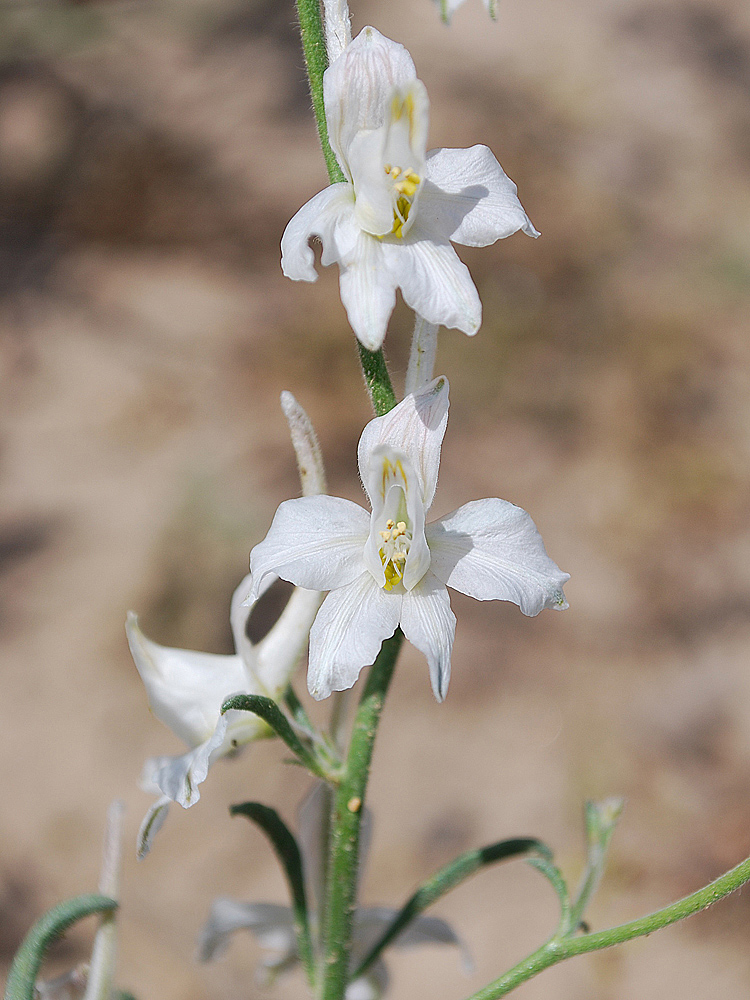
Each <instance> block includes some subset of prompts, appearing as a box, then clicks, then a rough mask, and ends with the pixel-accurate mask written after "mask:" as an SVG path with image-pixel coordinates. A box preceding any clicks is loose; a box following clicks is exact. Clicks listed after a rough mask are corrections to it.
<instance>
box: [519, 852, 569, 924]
mask: <svg viewBox="0 0 750 1000" xmlns="http://www.w3.org/2000/svg"><path fill="white" fill-rule="evenodd" d="M529 864H530V865H531V866H532V867H533V868H536V870H537V871H538V872H541V873H542V875H544V877H545V878H546V879H547V881H548V882H549V883H550V885H551V886H552V888H553V889H554V890H555V892H556V893H557V898H558V899H559V900H560V925H559V926H560V928H561V929H562V928H564V927H566V926H567V924H568V923H569V921H570V895H569V893H568V886H567V884H566V882H565V879H564V878H563V877H562V872H561V871H560V869H559V868H558V867H557V865H556V864H554V863H553V862H552V861H551V860H550V859H549V858H529Z"/></svg>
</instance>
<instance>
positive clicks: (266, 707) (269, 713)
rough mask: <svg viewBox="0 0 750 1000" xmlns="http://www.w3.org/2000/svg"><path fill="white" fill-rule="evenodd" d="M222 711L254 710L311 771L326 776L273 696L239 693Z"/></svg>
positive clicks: (322, 776)
mask: <svg viewBox="0 0 750 1000" xmlns="http://www.w3.org/2000/svg"><path fill="white" fill-rule="evenodd" d="M221 711H222V715H223V714H224V712H229V711H236V712H252V713H253V715H257V716H260V718H261V719H263V721H264V722H267V723H268V725H269V726H270V727H271V729H273V731H274V732H275V733H276V735H277V736H280V737H281V739H282V740H283V741H284V742H285V743H286V745H287V746H288V747H289V749H290V750H291V751H292V753H293V754H295V756H296V757H298V758H299V760H300V761H301V762H302V763H303V764H304V765H305V767H306V768H307V769H308V770H309V771H311V772H312V773H313V774H314V775H316V776H317V777H319V778H325V777H326V774H325V773H324V772H323V771H322V769H321V767H320V765H319V763H318V762H317V760H316V759H315V757H314V755H313V754H312V753H311V752H310V750H309V749H308V748H307V747H306V746H305V745H304V743H303V742H302V740H301V739H300V738H299V736H297V734H296V733H295V731H294V730H293V729H292V727H291V725H290V724H289V720H288V719H287V718H286V716H285V715H284V713H283V712H282V711H281V709H280V708H279V706H278V705H277V704H276V702H275V701H274V700H273V699H272V698H266V697H265V696H264V695H262V694H237V695H235V696H234V697H233V698H229V699H228V700H227V701H225V702H224V704H223V705H222V706H221Z"/></svg>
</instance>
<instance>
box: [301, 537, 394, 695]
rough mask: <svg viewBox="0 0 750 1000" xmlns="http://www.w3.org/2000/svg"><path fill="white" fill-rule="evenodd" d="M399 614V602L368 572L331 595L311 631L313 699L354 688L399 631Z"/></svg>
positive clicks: (310, 683)
mask: <svg viewBox="0 0 750 1000" xmlns="http://www.w3.org/2000/svg"><path fill="white" fill-rule="evenodd" d="M361 560H362V555H361V551H360V561H361ZM400 612H401V601H400V599H399V597H398V596H397V595H396V594H387V593H386V592H385V591H384V590H382V588H380V587H378V585H377V584H376V583H375V581H374V580H373V578H372V575H371V573H370V571H369V570H365V572H364V573H362V575H361V576H360V577H359V578H358V579H357V580H355V581H354V582H352V583H348V584H346V585H344V586H342V587H338V588H337V589H336V590H332V591H331V592H330V594H329V595H328V596H327V597H326V599H325V600H324V601H323V604H322V605H321V608H320V611H319V612H318V614H317V617H316V619H315V623H314V625H313V627H312V629H311V630H310V665H309V667H308V671H307V686H308V689H309V691H310V694H311V695H312V696H313V698H315V699H316V700H317V701H320V700H321V699H322V698H327V697H328V696H329V694H330V693H331V692H332V691H344V690H346V689H347V688H350V687H351V686H352V685H353V684H354V682H355V681H356V680H357V677H359V674H360V671H361V670H362V668H363V667H367V666H369V665H370V664H371V663H373V662H374V660H375V657H376V656H377V655H378V652H379V651H380V647H381V645H382V644H383V641H384V640H385V639H389V638H390V637H391V636H392V635H393V633H394V632H395V631H396V627H397V625H398V620H399V615H400Z"/></svg>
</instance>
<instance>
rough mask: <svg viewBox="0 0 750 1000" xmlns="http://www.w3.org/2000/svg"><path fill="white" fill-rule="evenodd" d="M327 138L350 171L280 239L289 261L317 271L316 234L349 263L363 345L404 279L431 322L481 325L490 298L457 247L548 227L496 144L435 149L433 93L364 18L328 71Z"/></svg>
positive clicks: (347, 300)
mask: <svg viewBox="0 0 750 1000" xmlns="http://www.w3.org/2000/svg"><path fill="white" fill-rule="evenodd" d="M324 99H325V111H326V121H327V124H328V136H329V139H330V143H331V147H332V149H333V151H334V153H335V155H336V159H337V161H338V163H339V165H340V167H341V170H342V171H343V173H344V176H345V178H346V179H345V180H344V181H342V182H339V183H336V184H332V185H331V186H330V187H328V188H326V189H325V190H323V191H321V192H320V193H319V194H317V195H315V197H314V198H312V199H311V200H310V201H309V202H307V204H306V205H304V206H303V207H302V208H301V209H300V210H299V212H297V214H296V215H295V216H294V218H293V219H292V220H291V222H290V223H289V225H288V226H287V227H286V230H285V232H284V236H283V238H282V240H281V252H282V257H281V266H282V269H283V271H284V274H285V275H286V276H287V277H289V278H293V279H294V280H296V281H315V280H316V278H317V274H316V271H315V258H314V254H313V251H312V250H311V248H310V247H309V245H308V240H309V239H310V237H311V236H317V237H319V238H320V240H321V241H322V244H323V255H322V262H323V264H333V263H334V262H336V263H337V264H338V265H339V269H340V287H341V299H342V302H343V303H344V306H345V308H346V311H347V315H348V317H349V322H350V323H351V325H352V328H353V330H354V332H355V334H356V335H357V337H358V338H359V340H360V341H361V343H362V344H364V346H365V347H367V348H369V349H370V350H375V349H377V348H378V347H380V345H381V344H382V342H383V338H384V337H385V331H386V326H387V323H388V318H389V316H390V314H391V312H392V310H393V307H394V304H395V301H396V289H397V288H400V289H401V293H402V295H403V297H404V300H405V301H406V303H407V305H408V306H410V307H411V308H412V309H413V310H414V311H415V312H416V313H418V315H420V316H422V317H424V319H425V320H427V321H428V322H429V323H434V324H438V325H443V326H447V327H455V328H457V329H459V330H463V332H464V333H468V334H474V333H476V332H477V330H478V329H479V325H480V323H481V317H482V306H481V303H480V301H479V295H478V294H477V290H476V288H475V286H474V282H473V281H472V279H471V275H470V274H469V271H468V268H467V267H466V266H465V264H463V263H462V262H461V261H460V260H459V258H458V255H457V254H456V251H455V250H454V249H453V247H452V245H451V241H453V242H454V243H462V244H464V245H465V246H488V245H489V244H491V243H494V242H495V241H496V240H499V239H502V238H503V237H506V236H510V235H511V234H512V233H515V232H517V231H518V230H519V229H522V230H523V231H524V232H525V233H528V235H529V236H538V235H539V234H538V233H537V231H536V230H535V229H534V226H533V225H532V224H531V222H530V220H529V218H528V216H527V215H526V213H525V212H524V210H523V208H522V206H521V203H520V201H519V200H518V197H517V195H516V185H515V184H514V183H513V181H512V180H510V178H509V177H508V176H507V175H506V174H505V172H504V171H503V169H502V167H501V166H500V164H499V163H498V162H497V160H496V159H495V157H494V155H493V154H492V152H491V151H490V149H488V147H487V146H472V147H471V148H470V149H433V150H431V151H430V152H429V153H428V152H427V127H428V121H429V101H428V98H427V91H426V90H425V87H424V84H423V83H422V82H421V81H420V80H418V79H417V74H416V69H415V67H414V63H413V61H412V58H411V56H410V55H409V53H408V52H407V51H406V49H405V48H404V47H403V45H399V44H398V43H397V42H392V41H391V40H390V39H388V38H385V37H384V36H383V35H381V34H380V32H378V31H376V30H375V28H370V27H368V28H363V29H362V31H361V32H360V33H359V34H358V35H357V37H356V38H355V39H354V40H353V41H352V42H351V43H350V44H349V45H348V46H347V48H346V49H345V50H344V51H343V52H342V54H341V55H340V56H339V57H338V58H337V59H336V60H335V61H334V62H333V63H332V64H331V65H330V66H329V67H328V69H327V70H326V72H325V76H324Z"/></svg>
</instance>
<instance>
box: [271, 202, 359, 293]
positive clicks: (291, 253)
mask: <svg viewBox="0 0 750 1000" xmlns="http://www.w3.org/2000/svg"><path fill="white" fill-rule="evenodd" d="M353 212H354V192H353V190H352V187H351V185H350V184H331V185H330V187H327V188H324V189H323V190H322V191H319V192H318V194H316V195H315V197H314V198H311V199H310V201H308V202H307V203H306V204H304V205H303V206H302V208H301V209H300V210H299V211H298V212H297V214H296V215H294V216H293V217H292V219H291V221H290V222H289V223H288V224H287V227H286V229H285V230H284V235H283V236H282V237H281V270H282V271H283V272H284V274H285V275H286V276H287V278H291V279H292V280H293V281H316V280H317V277H318V275H317V273H316V271H315V254H314V253H313V251H312V249H311V248H310V246H309V244H308V240H309V239H310V237H311V236H318V237H319V238H320V240H321V242H322V244H323V248H324V250H327V251H328V253H329V254H333V256H334V259H338V255H337V251H336V240H335V231H336V227H337V223H338V222H339V220H340V218H341V216H342V215H346V214H347V213H348V214H352V213H353ZM328 262H330V261H328ZM324 263H326V261H324Z"/></svg>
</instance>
